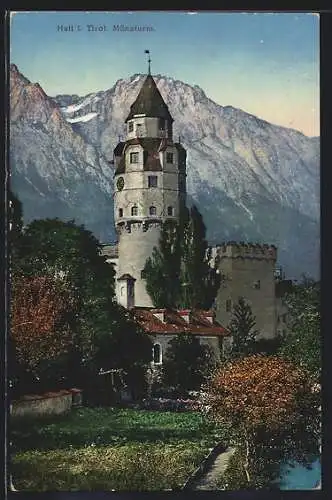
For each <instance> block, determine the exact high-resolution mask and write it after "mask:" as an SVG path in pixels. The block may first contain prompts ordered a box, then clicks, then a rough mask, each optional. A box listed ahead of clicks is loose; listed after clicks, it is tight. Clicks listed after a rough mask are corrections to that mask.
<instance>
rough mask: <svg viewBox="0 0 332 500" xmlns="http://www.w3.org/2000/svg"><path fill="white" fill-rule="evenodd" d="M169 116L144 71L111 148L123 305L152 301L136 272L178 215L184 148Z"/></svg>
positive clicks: (183, 191)
mask: <svg viewBox="0 0 332 500" xmlns="http://www.w3.org/2000/svg"><path fill="white" fill-rule="evenodd" d="M173 121H174V120H173V118H172V116H171V114H170V112H169V110H168V107H167V105H166V104H165V102H164V100H163V98H162V96H161V94H160V92H159V90H158V88H157V85H156V83H155V81H154V79H153V78H152V76H151V74H150V72H149V74H148V75H147V77H146V78H145V80H144V83H143V86H142V88H141V90H140V92H139V94H138V96H137V98H136V100H135V102H134V103H133V104H132V105H131V107H130V112H129V115H128V117H127V119H126V121H125V123H126V130H127V132H126V140H125V141H124V142H120V143H119V144H118V145H117V146H116V148H115V149H114V165H115V174H114V221H115V226H116V230H117V234H118V263H117V300H118V302H119V303H120V304H122V305H123V306H125V307H128V308H129V307H133V306H139V307H152V306H153V304H152V302H151V298H150V296H149V295H148V293H147V291H146V284H145V279H144V273H143V272H142V271H143V269H144V267H145V263H146V260H147V258H148V257H150V256H151V254H152V250H153V247H154V246H157V245H158V241H159V236H160V230H161V226H162V223H163V222H164V221H165V220H167V219H173V220H179V216H180V212H181V210H182V207H183V206H185V203H186V150H185V149H184V148H183V147H182V146H181V144H180V143H175V142H173Z"/></svg>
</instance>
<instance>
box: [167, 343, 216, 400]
mask: <svg viewBox="0 0 332 500" xmlns="http://www.w3.org/2000/svg"><path fill="white" fill-rule="evenodd" d="M216 364H217V363H216V360H215V358H214V356H213V353H212V352H211V349H210V348H209V346H206V345H201V344H200V342H199V339H198V337H195V336H193V335H184V334H180V335H178V336H177V337H175V338H174V339H173V340H171V341H170V347H169V349H168V350H167V353H166V358H165V359H164V362H163V382H164V384H165V385H167V386H169V387H173V388H175V389H176V390H177V391H179V392H180V393H185V392H187V391H190V390H198V389H200V387H201V386H202V384H204V382H205V381H206V380H207V377H208V376H209V375H210V373H211V372H212V371H213V369H215V367H216Z"/></svg>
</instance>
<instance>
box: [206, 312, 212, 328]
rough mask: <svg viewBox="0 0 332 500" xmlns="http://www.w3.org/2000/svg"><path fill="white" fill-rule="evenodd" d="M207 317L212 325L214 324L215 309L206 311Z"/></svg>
mask: <svg viewBox="0 0 332 500" xmlns="http://www.w3.org/2000/svg"><path fill="white" fill-rule="evenodd" d="M205 317H206V319H207V320H208V321H209V323H211V325H213V319H214V313H213V311H206V312H205Z"/></svg>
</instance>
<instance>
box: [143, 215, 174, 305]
mask: <svg viewBox="0 0 332 500" xmlns="http://www.w3.org/2000/svg"><path fill="white" fill-rule="evenodd" d="M180 265H181V254H180V235H179V231H178V226H177V224H176V223H175V222H173V221H171V220H168V221H166V222H164V224H163V227H162V230H161V235H160V240H159V246H158V248H157V247H155V248H154V249H153V253H152V256H151V257H149V258H148V259H147V261H146V265H145V268H144V273H145V278H146V289H147V292H148V294H149V295H150V297H151V298H152V301H153V304H154V306H155V307H169V308H173V307H176V306H177V304H178V301H179V297H180Z"/></svg>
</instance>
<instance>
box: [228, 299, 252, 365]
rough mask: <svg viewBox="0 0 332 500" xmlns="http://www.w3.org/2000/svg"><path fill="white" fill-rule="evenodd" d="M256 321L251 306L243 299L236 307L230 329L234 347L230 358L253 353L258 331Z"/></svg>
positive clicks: (229, 354)
mask: <svg viewBox="0 0 332 500" xmlns="http://www.w3.org/2000/svg"><path fill="white" fill-rule="evenodd" d="M255 326H256V319H255V316H254V315H253V313H252V309H251V307H250V305H249V304H248V303H247V302H246V301H245V299H244V298H243V297H240V298H239V301H238V303H237V304H236V305H235V306H234V308H233V312H232V317H231V320H230V323H229V325H228V329H229V331H230V333H231V336H232V345H231V347H230V352H229V353H228V356H229V357H231V358H237V357H241V356H245V355H246V354H249V353H251V352H252V351H253V349H254V345H255V340H256V337H257V330H256V329H255Z"/></svg>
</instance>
